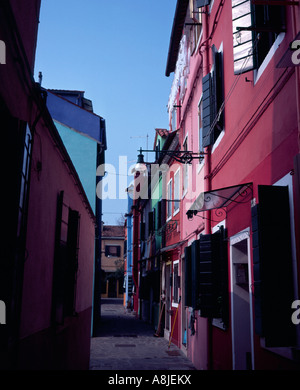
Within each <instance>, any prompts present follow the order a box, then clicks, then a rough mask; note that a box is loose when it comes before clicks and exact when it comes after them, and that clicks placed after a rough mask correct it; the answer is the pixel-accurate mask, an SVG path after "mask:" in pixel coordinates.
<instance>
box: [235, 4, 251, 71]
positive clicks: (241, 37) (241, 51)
mask: <svg viewBox="0 0 300 390" xmlns="http://www.w3.org/2000/svg"><path fill="white" fill-rule="evenodd" d="M252 25H253V18H252V8H251V1H250V0H246V1H242V0H232V33H233V64H234V74H237V75H238V74H241V73H245V72H248V71H249V70H252V69H254V68H255V65H254V56H253V50H254V47H253V41H254V34H253V32H252V31H248V30H239V29H238V27H240V28H247V27H250V26H252Z"/></svg>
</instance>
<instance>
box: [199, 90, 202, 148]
mask: <svg viewBox="0 0 300 390" xmlns="http://www.w3.org/2000/svg"><path fill="white" fill-rule="evenodd" d="M202 110H203V99H202V97H201V99H200V101H199V104H198V128H199V152H203V124H202V123H203V121H202V115H203V112H202Z"/></svg>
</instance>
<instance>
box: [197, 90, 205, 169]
mask: <svg viewBox="0 0 300 390" xmlns="http://www.w3.org/2000/svg"><path fill="white" fill-rule="evenodd" d="M202 103H203V94H201V96H200V99H199V102H198V150H199V152H203V149H204V148H203V126H201V127H200V118H201V123H203V120H202V107H201V104H202ZM200 130H201V134H200ZM201 144H202V148H200V146H201ZM197 167H198V168H197V173H199V172H200V171H201V169H202V168H203V167H204V158H203V160H202V161H201V162H199V163H198V164H197Z"/></svg>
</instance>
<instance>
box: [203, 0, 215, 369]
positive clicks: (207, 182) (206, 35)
mask: <svg viewBox="0 0 300 390" xmlns="http://www.w3.org/2000/svg"><path fill="white" fill-rule="evenodd" d="M208 9H209V6H206V7H205V13H204V14H203V76H205V75H207V74H208V73H209V72H210V68H209V10H208ZM210 173H211V146H210V145H209V146H208V147H207V148H206V154H205V163H204V191H205V192H206V191H210V190H211V176H210ZM205 217H206V219H205V233H206V234H210V233H211V221H210V217H211V212H210V211H206V216H205ZM212 367H213V365H212V319H211V318H208V319H207V369H208V370H211V369H212Z"/></svg>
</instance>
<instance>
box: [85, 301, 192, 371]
mask: <svg viewBox="0 0 300 390" xmlns="http://www.w3.org/2000/svg"><path fill="white" fill-rule="evenodd" d="M101 313H102V314H101V317H102V320H101V324H100V326H99V330H98V334H97V336H96V337H93V338H92V339H91V354H90V370H135V371H136V370H196V369H195V367H194V366H193V364H192V362H191V361H190V360H189V359H187V357H186V356H185V355H184V353H183V352H182V351H181V350H180V349H179V348H177V347H176V346H175V345H174V344H171V345H170V347H168V345H169V342H168V340H166V339H165V338H163V337H156V336H154V333H155V331H154V330H153V327H152V326H151V325H150V324H148V323H146V322H144V321H142V320H140V319H138V318H137V317H136V314H135V313H134V312H131V311H128V310H126V309H125V308H124V306H123V305H122V300H120V299H111V298H107V299H103V300H102V306H101Z"/></svg>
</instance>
